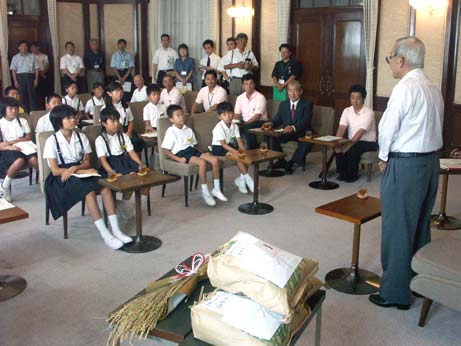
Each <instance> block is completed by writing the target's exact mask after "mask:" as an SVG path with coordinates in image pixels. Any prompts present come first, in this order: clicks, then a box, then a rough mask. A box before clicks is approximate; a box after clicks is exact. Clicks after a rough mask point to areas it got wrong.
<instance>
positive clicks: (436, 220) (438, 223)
mask: <svg viewBox="0 0 461 346" xmlns="http://www.w3.org/2000/svg"><path fill="white" fill-rule="evenodd" d="M440 174H441V175H442V197H441V198H440V211H439V213H438V214H436V215H431V226H432V227H435V228H436V229H438V230H443V231H454V230H458V229H461V220H459V219H457V218H455V217H453V216H447V214H446V208H447V194H448V176H449V175H451V174H453V175H454V174H461V168H448V169H442V168H441V169H440Z"/></svg>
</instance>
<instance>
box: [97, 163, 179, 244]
mask: <svg viewBox="0 0 461 346" xmlns="http://www.w3.org/2000/svg"><path fill="white" fill-rule="evenodd" d="M178 179H179V178H178V177H175V176H172V175H167V174H161V173H159V172H157V171H149V172H148V174H147V175H145V176H143V177H140V176H138V175H137V174H126V175H124V176H121V177H119V178H118V179H117V181H115V182H113V183H109V182H108V181H107V179H99V184H101V185H102V186H104V187H107V188H109V189H111V190H112V191H115V192H121V193H124V192H132V191H134V193H135V195H134V196H135V203H136V236H135V237H133V242H131V243H128V244H125V245H124V246H123V247H122V248H121V250H123V251H126V252H130V253H144V252H149V251H153V250H155V249H158V248H159V247H160V246H161V245H162V241H161V240H160V239H158V238H156V237H152V236H147V235H143V234H142V211H141V190H142V189H145V188H149V187H152V186H158V185H164V184H169V183H172V182H175V181H177V180H178Z"/></svg>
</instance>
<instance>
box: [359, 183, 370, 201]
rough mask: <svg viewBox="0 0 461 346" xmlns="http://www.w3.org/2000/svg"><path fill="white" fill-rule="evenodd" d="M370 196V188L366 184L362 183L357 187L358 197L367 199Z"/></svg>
mask: <svg viewBox="0 0 461 346" xmlns="http://www.w3.org/2000/svg"><path fill="white" fill-rule="evenodd" d="M367 197H368V188H367V187H366V186H364V185H360V186H359V188H358V189H357V198H360V199H367Z"/></svg>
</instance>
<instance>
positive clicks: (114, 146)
mask: <svg viewBox="0 0 461 346" xmlns="http://www.w3.org/2000/svg"><path fill="white" fill-rule="evenodd" d="M100 116H101V126H102V127H101V134H100V135H99V136H98V138H96V142H95V147H96V153H97V155H98V157H99V159H100V160H101V165H102V169H103V172H102V173H103V174H104V175H105V176H107V175H108V173H119V174H129V173H133V172H137V171H138V170H139V168H143V167H144V165H143V163H142V161H141V159H140V158H139V156H138V154H137V153H136V152H135V151H134V148H133V144H132V143H131V140H130V137H128V135H127V134H125V133H123V132H122V131H121V130H120V114H119V112H117V110H116V109H115V108H113V107H108V108H104V109H103V110H102V111H101V114H100Z"/></svg>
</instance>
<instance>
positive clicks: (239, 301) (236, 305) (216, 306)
mask: <svg viewBox="0 0 461 346" xmlns="http://www.w3.org/2000/svg"><path fill="white" fill-rule="evenodd" d="M204 304H205V307H207V308H208V309H210V310H212V311H214V312H216V313H218V314H220V315H222V316H223V318H222V320H223V322H224V323H227V324H229V325H231V326H233V327H235V328H238V329H240V330H242V331H244V332H246V333H248V334H250V335H253V336H255V337H257V338H260V339H265V340H270V339H272V337H273V336H274V334H275V332H276V331H277V329H278V328H279V327H280V324H281V322H280V321H278V320H277V319H276V318H275V317H274V316H273V315H272V313H271V312H270V311H268V310H267V309H265V308H264V307H263V306H261V305H259V304H257V303H255V302H254V301H252V300H250V299H248V298H246V297H242V296H237V295H234V294H231V293H228V292H217V293H216V294H215V295H214V296H213V297H211V299H209V300H205V301H204Z"/></svg>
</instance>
